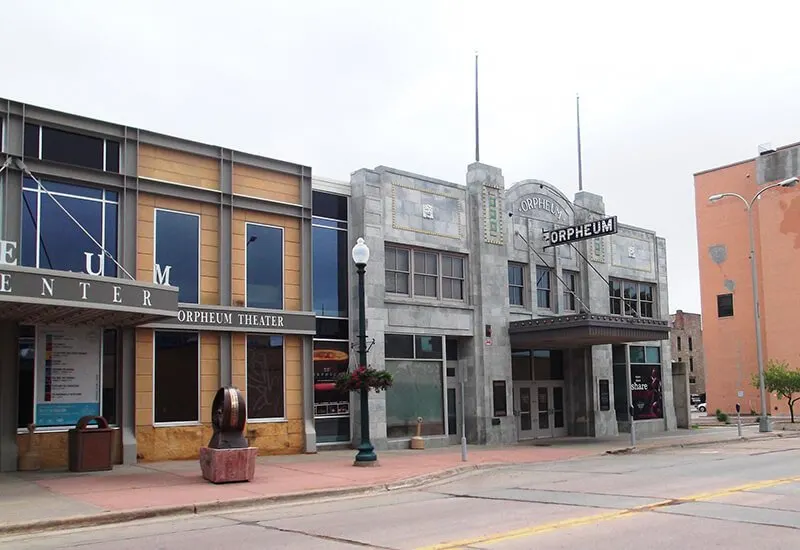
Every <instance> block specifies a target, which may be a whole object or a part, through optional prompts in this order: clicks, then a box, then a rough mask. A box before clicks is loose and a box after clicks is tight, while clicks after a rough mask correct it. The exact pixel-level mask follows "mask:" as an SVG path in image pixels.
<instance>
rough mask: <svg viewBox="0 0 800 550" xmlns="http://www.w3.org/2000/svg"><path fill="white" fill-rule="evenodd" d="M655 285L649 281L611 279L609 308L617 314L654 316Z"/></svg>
mask: <svg viewBox="0 0 800 550" xmlns="http://www.w3.org/2000/svg"><path fill="white" fill-rule="evenodd" d="M653 296H654V286H653V285H651V284H648V283H636V282H632V281H619V280H615V279H611V281H610V284H609V309H610V312H611V313H613V314H615V315H628V316H630V317H647V318H652V317H653V316H654V312H655V305H654V304H655V300H654V297H653Z"/></svg>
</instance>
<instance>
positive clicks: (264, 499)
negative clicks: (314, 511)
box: [0, 463, 511, 537]
mask: <svg viewBox="0 0 800 550" xmlns="http://www.w3.org/2000/svg"><path fill="white" fill-rule="evenodd" d="M509 465H511V463H490V464H471V465H468V466H457V467H454V468H448V469H447V470H442V471H440V472H435V473H432V474H425V475H421V476H416V477H412V478H408V479H404V480H401V481H396V482H391V483H381V484H378V485H362V486H357V487H342V488H338V489H319V490H315V491H306V492H301V493H288V494H283V495H271V496H261V497H246V498H238V499H232V500H222V501H220V500H218V501H211V502H200V503H194V504H180V505H174V506H159V507H153V508H140V509H136V510H124V511H120V512H101V513H99V514H94V515H84V516H71V517H64V518H54V519H47V520H41V521H30V522H22V523H9V524H6V525H0V537H10V536H15V535H26V534H34V533H43V532H47V531H58V530H65V529H80V528H86V527H99V526H103V525H111V524H120V523H129V522H132V521H138V520H144V519H154V518H166V517H177V516H187V515H196V514H205V513H211V512H220V511H232V510H242V509H246V508H254V507H257V506H264V505H268V504H287V503H293V502H303V501H309V500H317V499H322V498H341V497H351V496H368V495H378V494H383V493H388V492H391V491H399V490H403V489H414V488H419V487H422V486H425V485H429V484H432V483H435V482H439V481H443V480H446V479H449V478H452V477H456V476H459V475H462V474H466V473H471V472H476V471H479V470H489V469H494V468H499V467H502V466H509Z"/></svg>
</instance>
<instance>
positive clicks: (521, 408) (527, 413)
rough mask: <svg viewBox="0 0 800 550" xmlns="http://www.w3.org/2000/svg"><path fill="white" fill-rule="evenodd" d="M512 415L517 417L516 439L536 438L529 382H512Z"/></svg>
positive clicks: (530, 384)
mask: <svg viewBox="0 0 800 550" xmlns="http://www.w3.org/2000/svg"><path fill="white" fill-rule="evenodd" d="M514 402H515V406H514V414H515V415H516V417H517V434H518V437H517V438H518V439H520V440H522V439H533V438H534V437H536V430H535V429H534V417H533V384H532V383H531V382H514Z"/></svg>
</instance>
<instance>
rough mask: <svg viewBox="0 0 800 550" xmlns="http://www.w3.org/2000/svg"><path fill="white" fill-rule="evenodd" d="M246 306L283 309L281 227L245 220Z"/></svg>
mask: <svg viewBox="0 0 800 550" xmlns="http://www.w3.org/2000/svg"><path fill="white" fill-rule="evenodd" d="M245 247H246V249H247V250H246V257H247V260H246V263H247V307H255V308H264V309H283V229H282V228H280V227H270V226H266V225H258V224H254V223H248V224H247V235H246V243H245Z"/></svg>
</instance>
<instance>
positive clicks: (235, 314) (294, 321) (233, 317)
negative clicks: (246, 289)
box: [143, 304, 317, 335]
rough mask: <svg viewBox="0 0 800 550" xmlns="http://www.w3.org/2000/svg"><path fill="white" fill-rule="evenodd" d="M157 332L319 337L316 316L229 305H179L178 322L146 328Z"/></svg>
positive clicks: (172, 321)
mask: <svg viewBox="0 0 800 550" xmlns="http://www.w3.org/2000/svg"><path fill="white" fill-rule="evenodd" d="M143 326H144V327H148V328H157V329H170V330H175V329H191V330H210V331H231V332H261V333H273V334H311V335H313V334H316V332H317V326H316V316H315V314H314V313H313V312H305V311H292V312H288V311H273V310H267V309H255V308H251V307H248V308H244V307H230V306H210V305H209V306H199V305H191V304H180V305H179V306H178V317H177V319H170V320H167V321H163V322H161V321H159V322H156V323H149V324H147V325H143Z"/></svg>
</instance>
